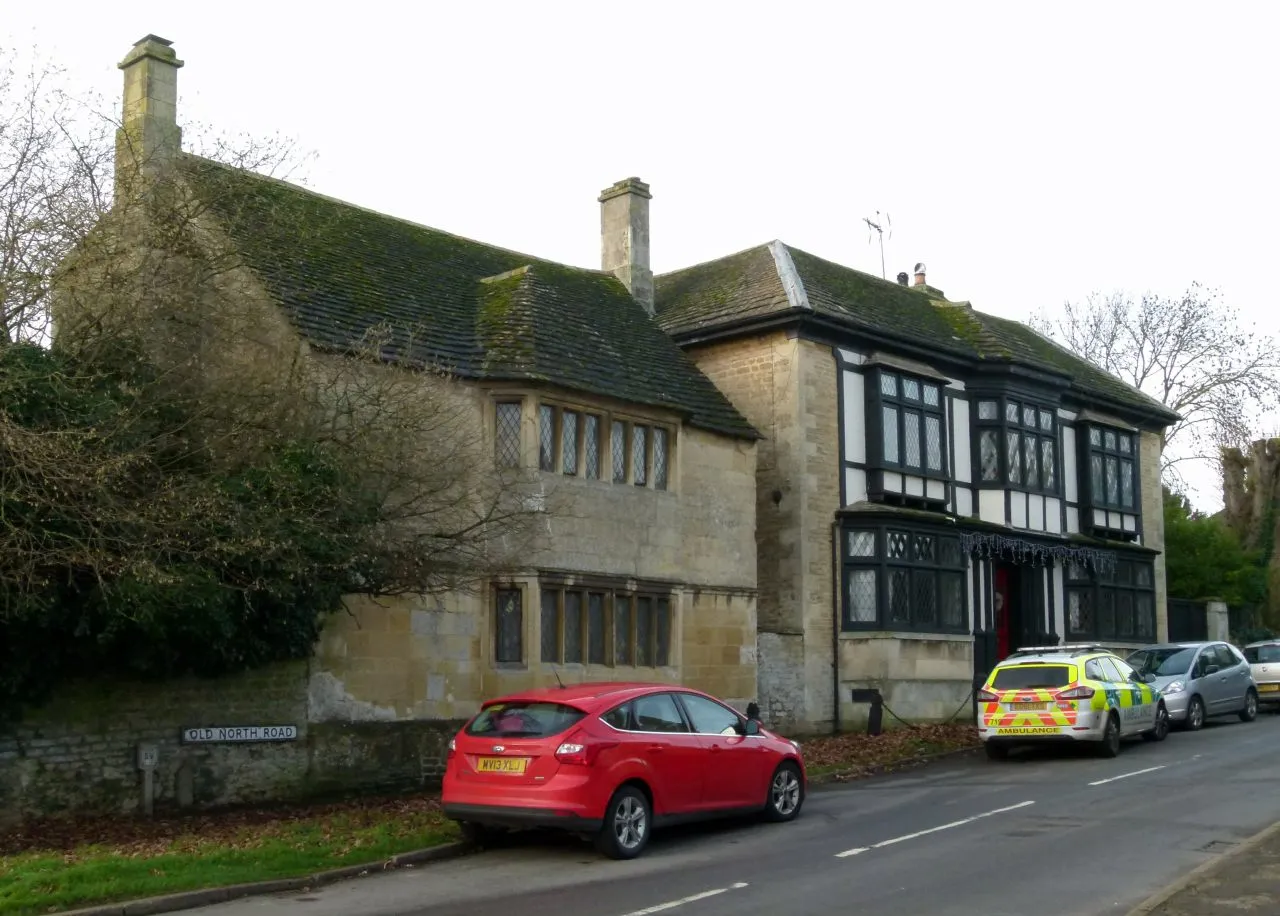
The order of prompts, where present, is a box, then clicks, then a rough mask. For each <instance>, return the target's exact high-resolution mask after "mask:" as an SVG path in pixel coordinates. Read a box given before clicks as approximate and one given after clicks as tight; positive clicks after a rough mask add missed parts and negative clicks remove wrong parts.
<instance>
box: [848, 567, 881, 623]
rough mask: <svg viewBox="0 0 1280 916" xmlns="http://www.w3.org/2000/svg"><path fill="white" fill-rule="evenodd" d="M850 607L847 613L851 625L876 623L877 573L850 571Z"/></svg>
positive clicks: (860, 570) (866, 570) (865, 570)
mask: <svg viewBox="0 0 1280 916" xmlns="http://www.w3.org/2000/svg"><path fill="white" fill-rule="evenodd" d="M848 593H849V607H848V609H847V611H846V612H845V613H846V614H847V615H848V620H849V622H850V623H875V622H876V571H875V570H874V569H851V570H849V571H848Z"/></svg>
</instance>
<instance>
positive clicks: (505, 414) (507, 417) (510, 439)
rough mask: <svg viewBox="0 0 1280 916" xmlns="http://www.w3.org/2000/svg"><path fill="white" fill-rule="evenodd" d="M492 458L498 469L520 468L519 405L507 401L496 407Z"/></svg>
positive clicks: (515, 402) (516, 402)
mask: <svg viewBox="0 0 1280 916" xmlns="http://www.w3.org/2000/svg"><path fill="white" fill-rule="evenodd" d="M496 426H497V429H496V435H495V437H494V458H495V460H496V461H497V463H498V467H500V468H518V467H519V466H520V404H519V402H518V401H509V402H506V403H502V404H498V405H497V423H496Z"/></svg>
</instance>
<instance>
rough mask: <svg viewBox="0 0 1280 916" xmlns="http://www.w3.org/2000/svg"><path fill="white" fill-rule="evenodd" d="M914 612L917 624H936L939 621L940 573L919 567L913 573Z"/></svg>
mask: <svg viewBox="0 0 1280 916" xmlns="http://www.w3.org/2000/svg"><path fill="white" fill-rule="evenodd" d="M911 591H912V602H911V604H912V608H911V610H912V614H913V616H914V618H915V619H914V621H913V622H914V623H915V625H916V626H924V627H929V626H936V625H937V623H938V574H937V573H936V572H934V571H933V570H931V569H917V570H913V571H912V573H911Z"/></svg>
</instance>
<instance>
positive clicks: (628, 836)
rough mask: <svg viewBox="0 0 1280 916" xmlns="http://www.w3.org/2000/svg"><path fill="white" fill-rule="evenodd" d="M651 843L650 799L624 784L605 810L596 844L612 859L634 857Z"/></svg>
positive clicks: (636, 789)
mask: <svg viewBox="0 0 1280 916" xmlns="http://www.w3.org/2000/svg"><path fill="white" fill-rule="evenodd" d="M648 843H649V800H648V799H647V798H645V797H644V794H643V793H642V792H641V791H640V790H639V789H638V788H637V787H635V786H623V787H622V788H621V789H619V790H618V791H617V792H615V793H614V794H613V798H612V799H611V800H610V801H609V807H608V808H606V809H605V819H604V825H603V827H602V828H601V830H600V834H599V836H598V837H597V838H596V846H597V847H598V848H599V850H600V851H601V852H602V853H604V854H605V855H606V856H608V857H609V858H611V859H634V858H635V857H636V856H638V855H640V853H641V852H643V851H644V848H645V846H646V845H648Z"/></svg>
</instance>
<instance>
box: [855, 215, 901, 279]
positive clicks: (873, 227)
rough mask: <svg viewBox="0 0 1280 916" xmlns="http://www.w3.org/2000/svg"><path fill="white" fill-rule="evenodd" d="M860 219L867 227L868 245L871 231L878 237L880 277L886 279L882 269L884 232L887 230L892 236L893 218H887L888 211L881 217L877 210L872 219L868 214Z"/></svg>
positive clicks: (890, 236)
mask: <svg viewBox="0 0 1280 916" xmlns="http://www.w3.org/2000/svg"><path fill="white" fill-rule="evenodd" d="M862 221H863V222H864V223H866V224H867V227H868V232H867V244H868V245H870V244H871V233H872V232H874V233H875V234H876V235H877V236H879V238H880V278H881V279H882V280H887V279H888V277H887V276H886V275H885V271H884V234H885V233H886V232H888V233H889V238H893V220H892V219H890V218H889V214H888V213H885V214H884V216H883V217H881V215H880V211H879V210H877V211H876V216H875V219H872V218H871V217H869V216H864V217H863V218H862Z"/></svg>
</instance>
